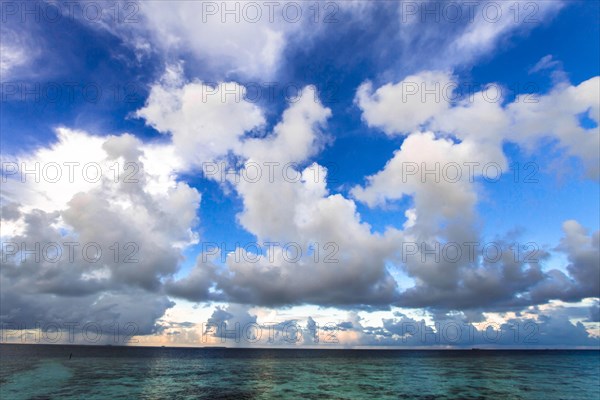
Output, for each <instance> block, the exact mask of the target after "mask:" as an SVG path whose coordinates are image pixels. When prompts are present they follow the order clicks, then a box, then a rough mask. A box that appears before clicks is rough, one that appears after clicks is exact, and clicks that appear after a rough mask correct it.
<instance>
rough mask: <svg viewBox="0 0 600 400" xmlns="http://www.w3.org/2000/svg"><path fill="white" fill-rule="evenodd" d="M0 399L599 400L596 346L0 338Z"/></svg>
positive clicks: (599, 357) (599, 362) (599, 365)
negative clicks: (204, 344) (396, 346)
mask: <svg viewBox="0 0 600 400" xmlns="http://www.w3.org/2000/svg"><path fill="white" fill-rule="evenodd" d="M0 365H1V371H0V398H2V399H3V400H17V399H36V400H38V399H39V400H41V399H282V398H289V399H301V398H302V399H327V398H333V399H463V400H466V399H501V400H505V399H506V400H508V399H535V400H539V399H544V400H550V399H577V400H583V399H594V400H596V399H600V352H599V351H585V350H544V351H537V350H479V351H473V350H462V351H461V350H324V349H322V350H321V349H320V350H309V349H289V350H288V349H222V348H212V349H211V348H154V347H101V346H97V347H96V346H62V345H25V344H19V345H9V344H2V345H0Z"/></svg>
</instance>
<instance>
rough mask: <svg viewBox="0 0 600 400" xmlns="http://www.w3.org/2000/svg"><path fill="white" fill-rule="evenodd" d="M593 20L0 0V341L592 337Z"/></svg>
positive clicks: (596, 231) (340, 7)
mask: <svg viewBox="0 0 600 400" xmlns="http://www.w3.org/2000/svg"><path fill="white" fill-rule="evenodd" d="M599 17H600V3H598V2H596V1H558V0H557V1H540V2H535V1H505V2H489V1H485V2H461V1H457V2H455V1H450V2H437V1H426V2H425V1H423V2H421V1H418V2H417V1H370V2H367V1H343V2H342V1H337V2H336V1H311V2H309V1H299V2H284V1H277V2H260V1H258V2H237V1H230V2H220V1H218V2H215V1H163V0H152V1H144V2H142V1H111V2H95V1H85V2H79V1H74V2H73V1H32V2H27V3H23V2H12V1H6V2H4V1H3V2H2V4H1V10H0V19H1V21H2V25H1V27H2V28H1V29H2V31H1V39H0V55H1V63H0V74H1V77H0V81H1V87H0V92H1V93H0V94H1V102H0V105H1V109H0V117H1V118H0V132H1V135H0V145H1V151H0V153H1V162H2V190H1V193H0V210H1V222H2V225H1V228H0V236H1V241H2V248H1V256H2V260H1V261H2V264H1V265H2V266H1V269H0V279H1V280H0V285H1V287H0V289H1V290H0V299H1V302H0V323H1V324H2V327H1V328H2V329H1V333H2V338H1V339H2V341H5V342H27V343H81V344H126V345H152V346H158V345H168V346H209V345H213V346H214V345H218V346H228V347H237V346H242V347H267V346H268V347H273V346H279V347H316V348H363V347H364V348H390V347H393V348H396V347H399V348H471V347H483V348H486V347H490V348H496V347H498V348H555V347H556V348H598V347H599V345H600V299H599V296H600V214H599V209H600V207H598V205H599V201H600V192H599V186H598V183H599V175H600V161H599V160H600V158H599V156H600V128H599V125H598V122H599V121H600V76H599V71H600V32H599V31H600V23H599V22H600V18H599Z"/></svg>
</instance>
